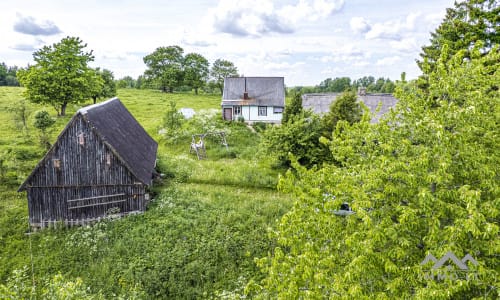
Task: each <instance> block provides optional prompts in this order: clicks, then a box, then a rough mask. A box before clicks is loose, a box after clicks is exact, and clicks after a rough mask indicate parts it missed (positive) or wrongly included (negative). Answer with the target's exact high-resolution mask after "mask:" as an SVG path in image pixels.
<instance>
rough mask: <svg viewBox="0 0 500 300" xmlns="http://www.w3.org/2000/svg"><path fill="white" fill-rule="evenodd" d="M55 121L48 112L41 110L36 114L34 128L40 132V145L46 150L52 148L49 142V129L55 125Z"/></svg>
mask: <svg viewBox="0 0 500 300" xmlns="http://www.w3.org/2000/svg"><path fill="white" fill-rule="evenodd" d="M55 122H56V120H54V119H53V118H52V117H51V116H50V115H49V113H48V112H47V111H45V110H41V111H38V112H36V113H35V120H34V122H33V126H35V128H36V129H38V130H40V144H41V145H42V146H44V147H45V148H47V149H49V148H50V142H49V128H50V127H52V125H54V123H55Z"/></svg>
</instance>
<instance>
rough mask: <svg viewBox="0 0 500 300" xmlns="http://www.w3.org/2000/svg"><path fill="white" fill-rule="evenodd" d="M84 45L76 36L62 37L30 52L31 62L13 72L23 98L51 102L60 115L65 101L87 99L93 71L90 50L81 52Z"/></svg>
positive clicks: (66, 102)
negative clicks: (29, 64) (16, 77)
mask: <svg viewBox="0 0 500 300" xmlns="http://www.w3.org/2000/svg"><path fill="white" fill-rule="evenodd" d="M85 47H87V44H83V42H82V41H81V40H80V39H79V38H77V37H66V38H63V39H62V40H61V41H60V42H59V43H56V44H53V45H52V46H44V47H43V48H42V49H40V50H38V51H36V52H35V53H33V59H34V60H35V65H33V66H30V67H28V68H27V69H22V70H19V71H18V73H17V75H18V79H19V81H20V82H21V84H22V85H23V86H25V87H26V90H25V92H24V95H25V97H26V98H27V99H28V100H30V101H31V102H33V103H42V104H49V105H52V106H53V107H54V108H55V110H56V111H57V114H58V115H60V116H64V115H65V113H66V107H67V105H68V104H69V103H81V102H83V101H85V100H87V99H89V98H90V96H91V94H92V91H93V89H94V84H95V81H94V78H95V76H94V73H95V72H94V70H93V69H91V68H90V67H89V66H88V63H89V62H91V61H93V60H94V56H93V55H92V51H90V52H84V50H83V49H84V48H85Z"/></svg>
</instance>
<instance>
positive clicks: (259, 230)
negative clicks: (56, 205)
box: [0, 87, 292, 299]
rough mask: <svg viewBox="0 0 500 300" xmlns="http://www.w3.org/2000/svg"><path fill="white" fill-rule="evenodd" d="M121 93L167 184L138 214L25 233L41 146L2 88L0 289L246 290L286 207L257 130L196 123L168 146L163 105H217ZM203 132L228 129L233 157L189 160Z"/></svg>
mask: <svg viewBox="0 0 500 300" xmlns="http://www.w3.org/2000/svg"><path fill="white" fill-rule="evenodd" d="M117 96H118V97H119V98H120V99H121V100H122V102H123V103H124V104H125V106H126V107H127V108H128V109H129V111H130V112H131V113H132V114H133V115H134V116H135V117H136V119H137V120H138V121H139V123H141V124H142V125H143V127H144V128H145V129H146V131H148V133H149V134H150V135H151V136H152V137H153V138H154V139H155V140H156V141H158V143H159V150H158V158H159V164H160V165H161V167H162V171H163V172H165V173H166V175H167V176H166V177H167V178H166V179H164V180H163V182H162V183H161V184H160V185H157V186H155V187H154V190H155V192H156V193H157V196H156V198H155V199H154V200H153V201H152V205H151V206H150V208H149V209H148V211H146V212H145V213H144V214H143V215H138V216H133V217H127V218H123V219H120V220H116V221H112V222H111V221H109V222H108V221H107V222H102V224H99V225H95V226H93V227H82V228H72V229H57V230H44V231H42V232H38V233H36V234H33V235H26V234H25V233H26V232H27V230H28V216H27V203H26V195H25V193H17V192H16V190H17V187H18V186H19V184H20V183H22V181H23V180H24V179H25V178H26V176H27V175H28V174H29V173H30V172H31V170H32V168H33V167H34V166H35V164H36V163H37V162H38V160H39V159H41V158H42V156H43V155H44V153H45V150H44V149H43V148H42V147H41V146H40V145H39V143H38V135H37V132H36V130H35V129H34V128H33V126H32V125H31V122H32V120H31V119H29V122H28V129H27V130H21V128H20V126H19V123H18V124H16V121H15V113H14V112H12V110H11V109H10V108H11V107H15V105H18V103H19V101H20V100H21V99H22V88H9V87H2V88H0V132H1V136H0V155H1V156H0V197H1V200H0V266H1V267H0V284H4V285H5V286H8V287H9V286H11V285H15V284H14V283H16V282H17V285H16V286H19V282H22V284H23V286H25V287H26V290H29V291H30V292H29V293H33V290H31V288H32V287H33V283H35V285H36V289H35V290H34V292H35V293H38V295H40V293H41V292H42V290H43V288H44V287H45V288H46V287H47V286H52V285H53V284H54V282H55V280H54V278H55V277H54V276H56V275H57V274H61V275H62V276H63V278H64V280H66V281H68V282H76V281H77V280H79V279H77V278H81V280H82V285H83V286H85V287H88V290H87V292H88V293H90V294H91V295H94V296H96V297H97V296H104V297H106V298H108V297H115V296H116V297H118V296H121V297H125V298H134V297H135V298H144V299H151V298H187V299H194V298H210V297H216V295H221V293H224V292H223V291H226V292H228V291H233V290H241V289H242V287H244V285H245V283H246V281H248V280H250V279H251V278H259V276H260V274H259V271H258V269H257V267H256V266H255V264H254V258H255V257H262V256H265V255H266V254H267V252H268V251H272V249H273V247H274V246H273V245H274V241H273V240H272V239H271V238H269V237H268V235H267V234H266V232H267V230H268V229H269V228H273V227H274V226H275V224H276V222H277V220H279V218H280V217H281V216H282V215H283V214H284V213H285V212H286V211H287V210H288V209H289V208H290V206H291V204H292V200H291V199H290V198H289V196H288V195H285V194H281V193H279V192H278V191H276V188H275V187H276V183H277V178H278V173H279V170H274V169H271V168H270V167H269V163H268V162H267V161H266V160H265V159H262V158H259V156H258V155H256V154H257V152H258V143H259V138H260V137H259V134H258V133H256V132H254V131H252V130H250V129H249V128H247V127H246V126H245V125H244V124H241V123H235V124H231V123H226V122H223V121H222V120H220V117H219V118H217V117H211V118H208V121H206V120H205V121H204V122H205V123H203V122H202V123H203V124H202V125H200V124H201V123H200V122H198V123H196V122H194V121H193V122H192V123H189V122H186V123H185V126H183V129H182V130H184V132H183V134H182V135H180V137H179V138H178V139H176V140H175V141H171V140H168V138H165V136H163V135H161V134H160V133H159V130H160V129H161V127H162V122H163V117H164V114H165V113H164V112H165V110H166V109H167V107H168V104H169V102H170V101H175V103H176V105H177V108H181V107H191V108H193V109H194V110H195V111H196V112H197V113H199V114H200V115H203V114H207V115H208V113H207V112H208V111H210V110H219V107H220V95H194V94H191V93H174V94H166V93H161V92H159V91H152V90H135V89H123V90H118V95H117ZM88 104H91V103H90V102H88V103H84V104H82V105H88ZM80 107H81V105H69V106H68V109H67V115H66V116H64V117H57V120H56V124H55V126H54V129H53V130H52V132H51V134H50V140H51V142H54V141H55V139H56V138H57V135H58V134H59V132H60V131H61V130H62V128H64V126H65V125H66V124H67V122H68V121H69V119H70V118H71V117H72V115H73V114H74V113H75V111H76V110H78V109H79V108H80ZM27 108H28V111H30V112H31V115H30V116H31V117H32V116H33V112H35V111H37V110H42V109H45V110H47V111H48V112H49V113H50V114H51V115H52V116H54V117H55V110H54V109H53V108H51V107H49V106H40V105H33V104H28V105H27ZM207 122H209V123H210V124H209V125H210V126H208V125H207ZM206 126H208V127H209V128H212V127H213V126H215V127H216V128H217V129H219V130H224V131H226V132H227V141H228V144H229V151H228V150H226V149H225V148H224V147H222V146H221V145H218V144H217V143H216V142H209V143H207V147H208V151H207V154H208V157H207V159H206V160H201V161H199V160H198V159H197V157H196V156H195V155H193V154H190V153H189V145H190V142H191V136H190V135H191V134H193V133H203V132H200V131H203V130H204V128H206ZM30 244H31V246H30ZM30 249H31V250H30ZM31 255H32V256H33V257H32V258H31ZM31 263H33V268H31ZM15 274H17V275H15ZM19 274H21V275H19ZM16 276H17V277H16ZM18 295H22V293H21V292H19V294H18ZM30 295H32V294H30Z"/></svg>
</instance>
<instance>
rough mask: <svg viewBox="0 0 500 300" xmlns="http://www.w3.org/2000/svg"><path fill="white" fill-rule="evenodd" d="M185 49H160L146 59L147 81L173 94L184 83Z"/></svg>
mask: <svg viewBox="0 0 500 300" xmlns="http://www.w3.org/2000/svg"><path fill="white" fill-rule="evenodd" d="M183 53H184V49H182V48H181V47H179V46H168V47H158V48H156V50H155V51H154V52H153V53H151V54H149V55H146V56H145V57H144V59H143V60H144V63H145V64H146V66H147V68H148V69H147V70H146V71H145V72H144V75H145V77H146V80H148V81H150V82H152V83H153V84H155V85H156V86H157V87H158V88H159V89H160V90H162V91H163V92H167V91H168V92H173V91H174V88H177V87H179V86H181V85H182V82H183V76H184V72H183V61H184V58H183V56H182V54H183Z"/></svg>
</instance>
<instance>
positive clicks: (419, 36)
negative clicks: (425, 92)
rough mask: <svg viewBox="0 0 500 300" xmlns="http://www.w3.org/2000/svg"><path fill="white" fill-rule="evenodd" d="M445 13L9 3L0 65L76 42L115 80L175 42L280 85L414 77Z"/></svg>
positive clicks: (330, 4)
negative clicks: (278, 80)
mask: <svg viewBox="0 0 500 300" xmlns="http://www.w3.org/2000/svg"><path fill="white" fill-rule="evenodd" d="M447 7H453V0H419V1H401V0H376V1H375V0H357V1H355V0H352V1H351V0H278V1H269V0H252V1H247V0H237V1H236V0H235V1H229V0H200V1H192V0H169V1H160V0H142V1H132V0H120V1H114V0H107V1H105V0H101V1H99V0H87V1H72V0H66V1H63V0H46V1H37V0H16V1H9V2H8V3H4V4H3V5H2V10H1V12H0V28H2V29H1V36H2V38H0V62H5V63H6V64H7V65H9V66H11V65H17V66H20V67H25V66H26V65H27V64H28V63H32V61H33V60H32V54H33V52H34V51H36V50H37V49H39V48H41V47H42V46H43V45H50V44H53V43H56V42H59V41H60V40H61V39H62V38H63V37H66V36H77V37H80V39H82V40H83V41H84V42H85V43H87V45H88V46H87V48H86V49H87V50H93V51H94V55H95V61H94V62H93V66H95V67H97V66H99V67H101V68H106V69H109V70H111V71H113V73H114V75H115V78H121V77H123V76H126V75H130V76H132V77H134V78H135V77H137V76H138V75H141V74H142V73H143V72H144V70H145V65H144V63H143V60H142V58H143V57H144V56H145V55H147V54H149V53H152V52H153V51H154V50H155V49H156V48H157V47H160V46H170V45H179V46H181V47H182V48H183V49H184V53H185V54H187V53H191V52H196V53H200V54H201V55H203V56H205V57H206V58H207V59H208V60H209V61H210V62H213V61H214V60H215V59H217V58H223V59H227V60H230V61H232V62H233V63H234V64H235V65H236V66H237V68H238V71H239V73H240V74H244V75H245V76H284V77H285V84H286V85H287V86H295V85H316V84H319V83H320V82H321V81H322V80H324V79H325V78H329V77H331V78H335V77H342V76H347V77H350V78H352V79H357V78H360V77H363V76H368V75H371V76H375V77H386V78H387V77H389V78H391V79H393V80H395V79H399V78H400V74H401V72H406V74H407V78H409V79H412V78H416V77H417V76H418V75H419V74H420V71H419V69H418V67H417V66H416V63H415V59H417V58H419V55H418V54H419V53H420V49H421V47H422V46H423V45H426V44H428V43H429V39H430V33H431V32H433V31H434V30H435V28H436V27H437V26H438V25H439V24H440V23H441V21H442V19H443V17H444V15H445V13H446V8H447Z"/></svg>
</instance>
